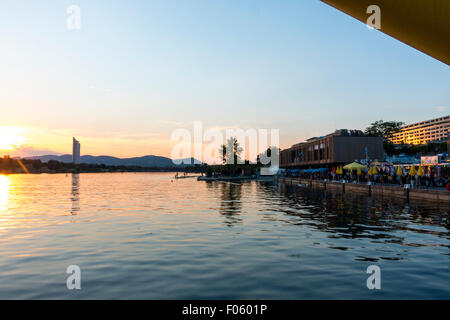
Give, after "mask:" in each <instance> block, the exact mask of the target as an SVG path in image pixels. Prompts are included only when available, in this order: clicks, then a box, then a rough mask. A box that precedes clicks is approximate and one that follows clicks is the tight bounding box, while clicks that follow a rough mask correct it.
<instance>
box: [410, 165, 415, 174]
mask: <svg viewBox="0 0 450 320" xmlns="http://www.w3.org/2000/svg"><path fill="white" fill-rule="evenodd" d="M416 174H417V171H416V166H415V165H412V167H411V170H409V175H410V176H415V175H416Z"/></svg>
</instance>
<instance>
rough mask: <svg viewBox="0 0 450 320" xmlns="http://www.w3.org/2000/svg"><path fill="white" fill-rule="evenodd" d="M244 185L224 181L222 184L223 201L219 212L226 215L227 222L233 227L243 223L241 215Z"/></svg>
mask: <svg viewBox="0 0 450 320" xmlns="http://www.w3.org/2000/svg"><path fill="white" fill-rule="evenodd" d="M241 198H242V185H241V184H234V183H223V184H222V186H221V200H222V201H221V203H220V208H219V212H220V214H222V215H223V216H225V217H226V219H225V223H226V224H227V225H228V226H229V227H231V226H232V225H234V224H236V223H241V222H242V219H241V218H240V217H239V216H240V214H241V210H242V202H241Z"/></svg>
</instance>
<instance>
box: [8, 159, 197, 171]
mask: <svg viewBox="0 0 450 320" xmlns="http://www.w3.org/2000/svg"><path fill="white" fill-rule="evenodd" d="M177 170H183V171H187V172H198V173H199V172H205V168H204V166H202V165H197V164H196V165H194V166H186V167H183V168H182V169H181V168H179V167H164V168H163V167H140V166H107V165H104V164H86V163H81V164H73V163H66V162H59V161H55V160H50V161H48V162H42V161H41V160H27V159H13V158H9V157H4V158H0V173H71V172H161V171H177Z"/></svg>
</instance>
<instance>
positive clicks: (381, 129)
mask: <svg viewBox="0 0 450 320" xmlns="http://www.w3.org/2000/svg"><path fill="white" fill-rule="evenodd" d="M403 124H404V123H403V122H398V121H383V120H379V121H375V122H373V123H372V124H371V125H370V126H369V127H368V128H367V129H366V131H365V132H364V133H365V134H366V135H368V136H371V137H383V138H384V139H385V140H387V141H389V140H390V139H391V138H392V136H393V134H394V133H396V132H399V131H400V129H401V128H402V125H403Z"/></svg>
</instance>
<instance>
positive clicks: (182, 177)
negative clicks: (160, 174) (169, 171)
mask: <svg viewBox="0 0 450 320" xmlns="http://www.w3.org/2000/svg"><path fill="white" fill-rule="evenodd" d="M197 177H199V176H188V175H187V173H186V172H185V173H184V174H183V175H179V174H178V172H177V173H176V174H175V179H189V178H197Z"/></svg>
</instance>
